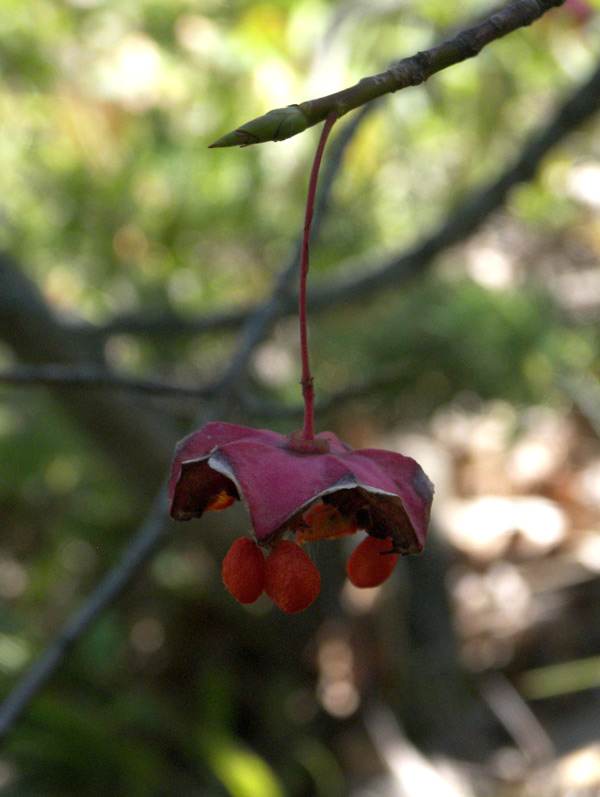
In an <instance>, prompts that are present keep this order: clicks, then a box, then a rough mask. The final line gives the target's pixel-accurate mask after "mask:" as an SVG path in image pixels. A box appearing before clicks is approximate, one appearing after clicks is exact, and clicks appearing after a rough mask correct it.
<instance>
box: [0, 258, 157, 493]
mask: <svg viewBox="0 0 600 797" xmlns="http://www.w3.org/2000/svg"><path fill="white" fill-rule="evenodd" d="M0 338H2V339H4V340H5V341H6V343H7V344H8V345H9V346H10V347H11V349H12V350H13V351H14V352H15V353H16V354H17V356H18V357H19V358H20V359H22V360H25V361H27V362H29V363H32V364H41V363H46V362H48V361H50V362H52V363H55V364H56V365H60V364H64V365H74V364H78V365H79V364H84V363H87V364H89V363H90V362H91V363H101V362H102V354H101V349H100V346H99V345H98V342H97V341H92V340H90V339H89V338H86V336H85V335H82V334H81V328H75V327H68V326H67V325H66V324H63V323H61V322H60V321H59V320H58V319H57V318H56V316H55V315H54V313H53V312H52V311H51V309H50V308H49V307H48V305H47V304H46V303H45V301H44V299H43V297H42V295H41V293H40V291H39V290H38V288H37V286H36V285H35V284H34V283H33V282H32V281H31V280H30V279H28V278H27V277H26V276H25V275H24V274H23V273H22V271H21V270H20V269H19V268H18V267H17V266H16V265H15V264H14V263H13V262H12V260H11V258H10V257H9V256H8V255H7V254H6V253H2V252H0ZM54 388H55V393H56V395H57V397H58V398H59V400H60V402H61V403H62V404H63V405H64V406H65V408H66V409H67V411H68V412H69V414H70V415H71V416H72V417H73V418H75V419H76V420H77V422H78V423H79V424H80V425H81V426H82V427H83V428H84V429H85V430H86V432H87V433H88V434H89V436H90V438H91V439H92V440H94V441H95V442H96V444H97V445H98V446H99V447H100V449H101V450H102V451H104V452H105V454H107V455H108V456H109V457H110V458H111V459H112V461H113V462H114V463H115V464H116V465H117V467H118V468H119V470H120V471H121V472H122V473H124V474H125V476H126V477H127V478H128V479H130V480H131V482H132V484H134V485H135V489H136V490H137V491H138V492H139V493H140V494H141V495H148V496H150V495H152V494H153V493H154V491H155V490H156V487H157V485H158V484H159V483H160V480H161V479H162V476H163V473H164V469H165V466H166V463H167V462H168V460H169V456H170V453H171V445H172V435H173V433H172V431H170V430H169V429H168V428H167V424H166V422H165V419H164V417H161V416H158V415H157V414H156V413H155V412H153V411H151V409H150V408H148V407H139V405H138V404H136V403H134V402H133V401H132V400H131V399H130V397H127V396H115V395H108V394H106V393H102V392H99V391H95V392H91V393H90V394H89V395H88V396H87V400H86V401H85V402H83V401H81V400H80V398H79V397H77V396H76V395H74V394H73V393H72V392H69V391H64V390H62V387H61V386H59V385H58V383H55V384H54Z"/></svg>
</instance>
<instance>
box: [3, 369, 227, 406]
mask: <svg viewBox="0 0 600 797" xmlns="http://www.w3.org/2000/svg"><path fill="white" fill-rule="evenodd" d="M0 384H2V385H53V386H58V387H74V388H97V387H103V388H108V389H111V390H124V391H127V392H128V393H142V394H145V395H150V396H160V397H164V396H166V397H168V398H189V399H202V398H207V397H209V396H210V395H212V393H213V390H214V388H212V387H185V386H183V385H174V384H173V383H172V382H163V381H160V380H158V379H133V378H132V377H128V376H121V375H119V374H115V373H112V372H111V371H108V370H106V369H105V368H97V367H95V366H91V365H84V364H82V365H59V364H56V363H48V364H45V365H18V366H15V367H14V368H10V369H6V370H4V371H0Z"/></svg>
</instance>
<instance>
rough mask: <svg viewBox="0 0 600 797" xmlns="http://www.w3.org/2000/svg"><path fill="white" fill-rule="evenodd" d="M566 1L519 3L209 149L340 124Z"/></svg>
mask: <svg viewBox="0 0 600 797" xmlns="http://www.w3.org/2000/svg"><path fill="white" fill-rule="evenodd" d="M564 2H565V0H517V2H516V3H512V4H511V5H509V6H507V7H506V8H503V9H502V10H501V11H498V12H496V13H494V14H492V15H491V16H490V17H489V18H488V19H486V20H485V21H484V22H482V23H481V24H479V25H476V26H475V27H473V28H470V29H468V30H465V31H462V33H459V34H458V35H457V36H454V37H453V38H452V39H449V40H448V41H446V42H444V43H443V44H439V45H437V46H436V47H432V48H431V49H430V50H425V51H424V52H420V53H417V54H416V55H413V56H412V57H411V58H404V59H403V60H402V61H399V62H398V63H396V64H393V65H392V66H391V67H390V68H389V69H388V70H387V71H386V72H381V73H380V74H378V75H371V76H370V77H366V78H363V79H362V80H361V81H359V82H358V83H357V84H356V85H355V86H351V87H350V88H347V89H344V90H343V91H337V92H336V93H335V94H328V95H327V96H326V97H319V98H318V99H315V100H308V101H306V102H301V103H300V104H299V105H288V106H287V107H286V108H276V109H274V110H272V111H269V112H268V113H266V114H264V115H263V116H259V117H258V118H257V119H252V121H250V122H247V123H246V124H245V125H242V126H241V127H238V128H237V130H234V131H233V132H232V133H227V134H226V135H224V136H222V138H220V139H218V141H215V142H214V144H211V145H210V146H211V147H235V146H241V147H247V146H249V145H250V144H260V143H263V142H265V141H283V140H284V139H286V138H291V137H292V136H295V135H297V134H298V133H302V131H304V130H306V129H307V128H308V127H312V125H315V124H317V123H318V122H322V121H323V120H324V119H326V118H327V117H328V116H329V114H331V113H333V114H335V116H336V118H338V119H339V118H340V117H342V116H344V114H346V113H348V111H352V110H354V109H355V108H358V107H360V106H361V105H365V104H366V103H369V102H372V101H373V100H375V99H377V98H378V97H382V96H383V95H384V94H390V93H393V92H395V91H400V89H405V88H407V87H408V86H418V85H419V84H420V83H423V82H424V81H426V80H427V79H428V78H430V77H431V76H432V75H434V74H435V73H436V72H440V71H441V70H442V69H446V68H447V67H449V66H453V65H454V64H458V63H460V62H461V61H466V60H467V59H468V58H473V57H474V56H476V55H478V54H479V53H480V52H481V50H482V49H483V48H484V47H485V46H486V44H490V43H491V42H493V41H495V40H496V39H500V38H501V37H502V36H506V34H507V33H512V32H513V31H514V30H517V28H522V27H525V26H526V25H531V23H532V22H535V20H536V19H538V18H539V17H541V16H542V14H545V13H546V12H547V11H549V10H550V9H551V8H556V7H557V6H560V5H562V4H563V3H564Z"/></svg>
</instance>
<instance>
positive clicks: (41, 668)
mask: <svg viewBox="0 0 600 797" xmlns="http://www.w3.org/2000/svg"><path fill="white" fill-rule="evenodd" d="M362 118H364V117H363V116H361V117H357V120H356V122H355V124H354V125H352V127H351V130H349V131H346V134H345V137H343V138H342V137H338V139H337V140H336V142H335V144H334V146H333V147H332V150H331V153H330V154H331V157H330V158H328V161H327V165H326V168H325V169H324V170H323V174H322V182H321V191H320V193H319V197H318V200H317V203H316V206H315V216H314V222H313V234H314V230H315V228H316V227H318V226H319V225H320V222H321V219H322V215H323V213H324V212H325V209H326V207H327V202H328V197H329V193H330V191H331V187H332V185H333V181H334V178H335V175H336V173H337V170H338V168H339V166H340V164H341V160H342V154H343V151H344V149H345V147H346V145H347V144H348V143H349V141H350V140H351V138H352V136H353V134H354V132H355V131H356V129H357V127H358V125H359V124H360V121H361V120H362ZM300 245H301V242H300V240H299V241H298V244H297V246H296V250H295V252H294V253H293V255H292V257H291V258H290V261H289V263H288V264H287V266H286V267H285V268H284V269H283V270H282V272H281V274H280V276H279V279H278V280H277V283H276V284H275V286H274V288H273V291H272V293H271V296H270V297H269V298H268V299H267V301H266V302H265V303H264V304H263V305H261V306H260V307H258V308H257V309H256V310H255V311H254V313H253V314H252V315H251V316H250V317H249V318H248V319H247V321H246V323H245V325H244V327H243V329H242V330H241V332H240V336H239V339H238V344H237V347H236V350H235V352H234V354H233V356H232V358H231V360H230V362H229V365H228V367H227V369H226V371H225V372H224V374H223V375H222V377H221V378H220V379H219V381H218V384H217V385H216V386H215V389H214V393H213V396H212V399H211V402H210V405H209V406H208V407H207V408H206V410H205V411H204V413H203V414H202V416H201V417H200V418H198V420H197V424H196V425H197V426H203V425H205V424H206V423H209V422H210V421H212V420H216V419H218V418H220V419H223V418H225V417H227V415H228V414H230V413H231V410H232V408H233V405H234V403H235V400H236V393H237V389H238V388H239V387H240V386H241V385H242V383H243V380H244V378H245V375H246V371H247V367H248V362H249V360H250V357H251V355H252V352H253V351H254V349H255V348H256V346H257V345H258V344H259V343H260V341H261V340H262V339H263V338H264V337H265V336H266V335H267V333H268V331H269V329H270V328H271V327H272V326H273V324H274V323H275V322H276V321H277V319H278V317H279V316H280V314H281V312H282V307H283V306H284V305H283V304H282V297H283V296H286V295H287V294H288V293H289V285H290V283H291V282H292V280H293V279H294V278H295V276H296V274H297V271H298V266H299V263H300ZM171 523H172V521H171V519H170V517H169V515H168V512H167V485H166V481H165V482H164V483H163V486H162V487H161V489H160V490H159V492H158V494H157V495H156V497H155V499H154V502H153V504H152V507H151V509H150V513H149V514H148V516H147V518H146V521H145V522H144V524H143V525H142V526H141V527H140V528H139V529H138V531H137V533H136V534H135V535H134V537H133V539H132V540H131V541H130V542H129V544H128V545H127V546H126V547H125V549H124V550H123V552H122V554H121V556H120V558H119V560H118V561H117V563H116V564H115V565H114V566H113V567H112V568H111V569H110V570H109V571H108V573H107V574H106V575H105V576H104V578H103V579H102V580H101V581H100V582H99V583H98V585H97V586H96V587H95V588H94V589H93V590H92V592H91V593H90V595H89V596H88V597H87V599H86V600H85V601H84V603H83V605H82V606H81V608H80V609H79V611H77V612H76V613H75V615H74V616H73V617H72V618H71V619H70V620H68V621H67V622H66V623H65V625H64V626H63V628H62V629H61V630H60V631H59V633H58V634H57V636H56V637H55V638H54V639H53V640H52V641H51V642H50V643H49V644H48V645H47V647H46V648H45V649H44V651H42V654H41V656H40V657H39V659H38V660H37V661H36V662H35V663H34V664H33V665H32V667H31V668H30V669H29V670H28V671H27V672H26V673H25V675H24V676H23V678H22V679H21V680H20V681H19V682H18V683H17V684H16V686H15V687H14V689H13V691H12V692H11V693H10V694H9V695H8V697H7V699H6V700H5V702H4V703H3V704H2V706H0V741H1V740H2V739H3V738H5V737H6V736H7V735H8V734H9V733H10V731H11V729H12V727H13V725H14V723H15V722H16V721H17V719H18V718H19V717H20V716H21V714H22V713H23V712H24V711H25V710H26V708H27V706H28V705H29V703H30V702H31V701H32V700H33V699H34V698H35V696H36V694H37V693H38V692H39V690H40V689H42V687H43V686H44V684H45V683H46V681H47V680H48V679H49V678H50V677H51V676H52V675H53V673H54V672H55V671H56V670H57V668H58V667H59V666H60V664H61V663H62V661H63V660H64V658H65V657H66V655H67V654H68V652H69V650H70V648H71V647H72V646H73V644H74V643H75V642H76V641H77V640H78V639H80V637H81V636H82V635H83V634H84V633H85V632H86V631H87V629H88V628H89V627H90V626H91V625H92V624H93V623H94V622H95V620H96V618H97V617H98V616H99V615H100V614H101V613H102V612H103V611H104V610H105V609H106V608H108V607H109V606H110V605H111V604H112V603H113V602H114V601H115V600H116V599H117V598H118V597H119V595H120V594H121V593H122V592H123V590H124V589H125V588H126V587H127V586H128V584H129V583H130V582H131V581H132V580H133V579H134V578H135V576H136V574H137V573H138V572H139V570H140V569H141V568H142V567H143V565H144V564H145V563H146V562H147V561H148V560H149V559H150V557H151V556H152V555H153V554H154V553H155V552H156V551H157V550H158V549H159V548H160V546H161V545H162V544H163V543H164V542H165V540H166V539H167V533H168V529H169V527H170V526H171Z"/></svg>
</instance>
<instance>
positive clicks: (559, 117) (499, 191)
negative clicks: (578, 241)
mask: <svg viewBox="0 0 600 797" xmlns="http://www.w3.org/2000/svg"><path fill="white" fill-rule="evenodd" d="M370 107H372V106H371V105H367V106H365V109H364V110H365V111H366V110H367V109H368V108H370ZM599 108H600V67H599V68H597V69H596V70H595V71H594V72H593V73H592V75H591V76H590V77H589V79H588V80H587V81H585V82H584V83H583V84H581V85H580V86H578V87H577V88H576V89H575V91H573V92H572V93H571V94H570V95H569V96H568V97H567V98H566V99H565V100H564V101H563V103H562V104H561V105H559V107H558V108H557V110H556V111H555V113H554V114H553V115H552V116H551V118H550V120H549V121H548V122H546V124H544V125H543V126H541V127H540V128H539V129H538V130H537V131H536V132H534V133H533V134H532V135H531V136H530V137H529V138H528V140H527V141H526V142H525V144H524V146H523V149H522V151H521V153H520V155H519V156H518V158H517V159H516V160H515V162H514V163H513V164H512V165H511V166H510V167H509V168H508V169H507V170H506V171H505V172H504V173H503V174H501V175H500V177H498V178H496V179H494V180H492V181H490V182H489V183H488V184H487V185H484V186H483V187H481V188H479V189H478V190H475V191H474V192H473V193H472V194H470V195H469V196H468V197H467V198H466V199H465V200H463V202H462V203H461V204H459V205H458V206H457V207H455V208H454V209H453V210H452V211H451V212H450V213H449V214H448V216H447V218H446V220H445V221H444V222H443V223H442V225H441V226H440V227H439V228H438V230H437V231H436V232H434V233H433V234H432V235H430V236H428V237H427V238H425V239H424V240H422V241H421V242H420V243H418V244H417V245H416V246H415V247H413V248H411V249H409V250H407V251H404V252H400V253H398V254H397V255H395V256H393V257H386V258H381V259H380V262H379V263H378V264H376V265H374V264H373V256H369V257H365V258H356V259H354V260H352V261H350V262H348V263H342V264H340V266H339V270H340V271H341V272H346V271H351V272H353V274H354V275H355V276H352V277H349V278H348V277H347V278H341V279H339V278H338V279H335V278H334V279H332V280H329V281H328V282H326V283H324V284H323V283H322V284H321V285H318V286H316V287H313V288H312V289H309V311H310V312H314V311H316V310H322V309H324V308H329V307H332V306H334V305H335V304H340V303H342V302H346V301H348V300H352V299H365V298H366V297H367V296H369V295H371V294H374V293H376V292H377V291H379V290H382V289H384V288H389V287H394V286H396V285H399V284H401V282H402V281H403V280H405V279H407V278H409V277H412V276H415V275H416V274H418V273H420V272H422V271H424V270H425V269H426V268H428V267H429V266H430V265H431V264H432V262H433V261H434V259H435V258H436V257H438V256H439V255H440V254H441V253H442V252H443V251H444V250H445V249H447V248H448V247H450V246H454V245H456V244H458V243H461V242H462V241H464V240H466V239H467V238H468V237H469V236H470V235H471V234H472V233H473V232H474V231H475V230H476V229H477V228H478V227H479V226H480V225H481V224H482V223H483V222H484V221H485V219H486V218H488V217H489V216H490V215H491V214H492V213H493V212H494V211H496V210H498V208H500V207H501V206H502V204H503V203H504V202H505V200H506V197H507V195H508V193H509V192H510V191H511V190H512V189H513V188H514V187H515V186H517V185H519V184H521V183H524V182H527V181H528V180H531V179H532V178H533V177H534V176H535V174H536V172H537V169H538V168H539V165H540V163H541V161H542V160H543V158H544V157H545V156H546V155H547V154H548V153H549V152H550V150H551V149H552V148H553V147H555V146H556V145H557V144H558V143H560V142H561V141H562V140H563V139H564V138H566V136H567V135H569V134H570V133H571V132H573V130H575V129H576V128H577V127H579V126H580V125H582V124H583V123H584V122H586V121H588V120H589V119H590V118H591V117H592V116H594V114H596V113H597V112H598V109H599ZM342 129H343V128H342ZM281 298H282V302H283V307H282V315H284V314H289V313H290V312H292V311H293V310H294V309H295V304H296V298H295V296H294V294H293V293H292V292H289V293H287V294H284V295H282V297H281ZM249 312H251V310H249V309H247V308H242V309H239V310H234V311H231V312H229V313H222V314H217V315H209V316H204V317H202V318H199V319H197V320H196V321H187V320H183V319H181V318H177V317H175V316H163V317H161V318H155V319H152V318H143V317H139V316H137V317H134V316H130V317H127V318H121V319H115V320H114V321H113V322H111V323H110V324H107V325H106V326H105V327H103V328H96V329H88V334H89V335H90V336H91V337H93V338H95V337H104V336H106V335H109V334H113V333H119V332H131V333H143V334H146V335H151V336H152V335H192V334H197V333H202V332H206V331H208V330H215V329H231V328H234V327H235V326H236V325H239V324H241V323H242V322H243V320H244V318H246V317H247V315H248V313H249Z"/></svg>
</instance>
